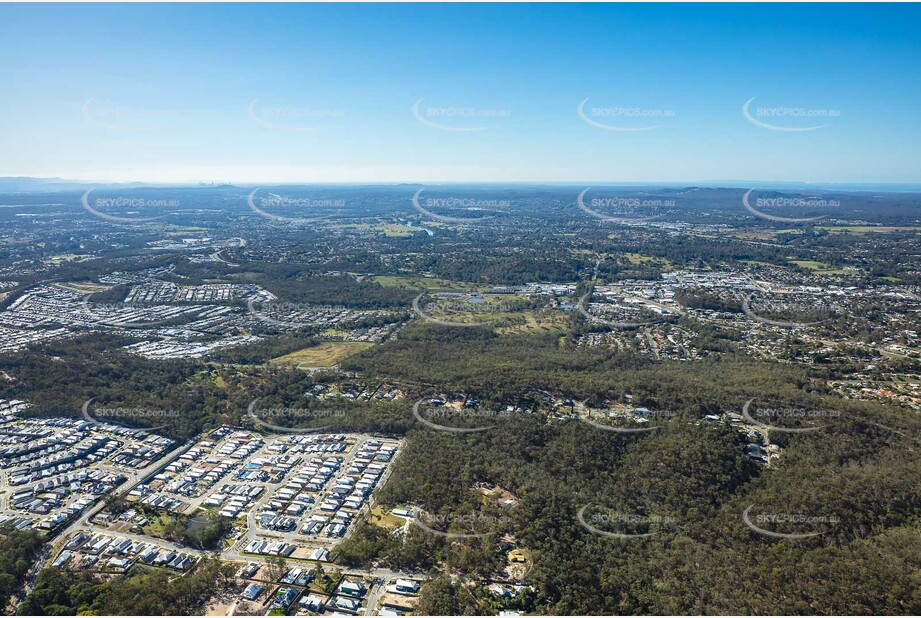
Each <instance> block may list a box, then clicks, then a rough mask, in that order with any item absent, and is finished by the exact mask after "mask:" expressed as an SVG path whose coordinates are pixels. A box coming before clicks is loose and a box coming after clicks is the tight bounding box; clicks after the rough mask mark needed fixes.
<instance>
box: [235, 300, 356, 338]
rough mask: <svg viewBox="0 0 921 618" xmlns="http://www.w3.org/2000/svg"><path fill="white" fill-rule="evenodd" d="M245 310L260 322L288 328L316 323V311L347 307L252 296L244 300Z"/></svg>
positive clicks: (344, 308) (340, 310)
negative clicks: (264, 299) (262, 299)
mask: <svg viewBox="0 0 921 618" xmlns="http://www.w3.org/2000/svg"><path fill="white" fill-rule="evenodd" d="M257 304H258V305H259V307H258V308H257V307H256V305H257ZM246 311H247V313H249V315H251V316H252V317H254V318H256V319H257V320H259V321H260V322H264V323H265V324H269V325H271V326H274V327H276V328H282V329H286V330H289V329H297V328H305V327H308V326H312V325H314V324H315V323H316V320H315V316H316V315H317V314H318V313H338V312H342V311H348V307H344V306H341V305H314V304H310V303H291V302H279V301H276V300H271V301H265V302H262V301H260V299H259V298H255V297H253V298H250V299H249V300H248V301H246Z"/></svg>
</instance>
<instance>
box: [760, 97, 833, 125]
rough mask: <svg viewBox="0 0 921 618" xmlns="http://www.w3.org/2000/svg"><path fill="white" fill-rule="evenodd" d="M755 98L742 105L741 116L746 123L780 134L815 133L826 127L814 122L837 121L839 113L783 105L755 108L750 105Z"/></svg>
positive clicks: (830, 110)
mask: <svg viewBox="0 0 921 618" xmlns="http://www.w3.org/2000/svg"><path fill="white" fill-rule="evenodd" d="M755 98H756V97H752V98H750V99H749V100H748V101H746V102H745V104H744V105H742V115H743V116H744V117H745V119H746V120H747V121H749V122H750V123H752V124H753V125H755V126H756V127H761V128H762V129H768V130H769V131H779V132H781V133H804V132H807V131H816V130H818V129H823V128H825V127H827V126H828V123H827V122H824V123H822V124H815V122H816V121H819V122H821V121H822V120H829V119H837V118H840V117H841V111H840V110H837V109H822V108H809V107H787V106H783V105H775V106H767V107H756V108H755V109H752V103H754V102H755Z"/></svg>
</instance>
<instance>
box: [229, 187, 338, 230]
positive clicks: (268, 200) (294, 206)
mask: <svg viewBox="0 0 921 618" xmlns="http://www.w3.org/2000/svg"><path fill="white" fill-rule="evenodd" d="M258 192H259V188H256V189H253V190H252V191H251V192H250V194H249V195H248V196H247V197H246V204H247V205H248V206H249V209H250V210H252V211H253V212H254V213H256V214H257V215H259V216H260V217H265V218H266V219H269V220H270V221H276V222H279V223H294V224H306V223H317V222H318V221H323V220H325V219H327V218H328V217H326V216H320V217H312V218H304V217H292V216H288V215H280V214H277V213H272V212H269V211H267V210H266V209H267V208H268V209H273V208H274V209H285V211H286V212H288V211H291V210H294V211H295V212H297V211H304V212H316V210H318V209H327V210H328V209H331V208H344V207H345V200H337V199H316V198H310V197H292V196H287V195H279V194H278V193H269V194H268V197H263V198H260V200H259V204H260V205H259V206H257V205H256V193H258Z"/></svg>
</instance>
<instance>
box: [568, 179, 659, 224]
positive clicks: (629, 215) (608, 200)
mask: <svg viewBox="0 0 921 618" xmlns="http://www.w3.org/2000/svg"><path fill="white" fill-rule="evenodd" d="M590 190H591V187H588V188H587V189H584V190H583V191H582V192H581V193H580V194H579V196H578V197H577V198H576V205H577V206H578V207H579V209H580V210H581V211H582V212H584V213H586V214H588V215H589V216H591V217H594V218H595V219H598V220H599V221H604V222H606V223H642V222H644V221H652V220H653V219H659V218H661V217H662V215H661V214H658V215H649V216H637V213H638V212H644V211H648V210H649V209H652V208H654V209H662V208H674V207H675V205H676V202H675V200H663V199H647V198H645V197H642V196H626V195H617V196H611V197H593V198H591V199H590V200H589V201H588V204H586V200H585V194H586V193H588V192H589V191H590ZM589 205H591V207H589ZM599 209H605V210H607V211H609V212H611V211H612V212H620V213H622V214H614V215H609V214H604V213H602V212H599Z"/></svg>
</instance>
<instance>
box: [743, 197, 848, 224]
mask: <svg viewBox="0 0 921 618" xmlns="http://www.w3.org/2000/svg"><path fill="white" fill-rule="evenodd" d="M754 191H755V190H754V189H749V190H748V191H746V192H745V194H744V195H743V196H742V207H743V208H745V210H747V211H748V212H749V213H751V214H753V215H755V216H756V217H758V218H760V219H765V220H766V221H775V222H778V223H812V222H814V221H819V220H820V219H824V218H825V217H828V216H830V215H831V214H833V211H836V210H837V209H840V207H841V202H840V201H839V200H827V199H824V198H820V197H799V196H796V197H787V196H774V197H760V198H756V199H754V200H752V197H751V195H752V192H754ZM752 202H754V204H753V203H752ZM772 210H773V212H772ZM797 210H800V211H806V212H810V213H815V212H818V213H820V214H817V215H814V216H810V217H791V216H788V215H789V214H792V212H793V211H797ZM823 211H824V212H823ZM780 213H785V214H780Z"/></svg>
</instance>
